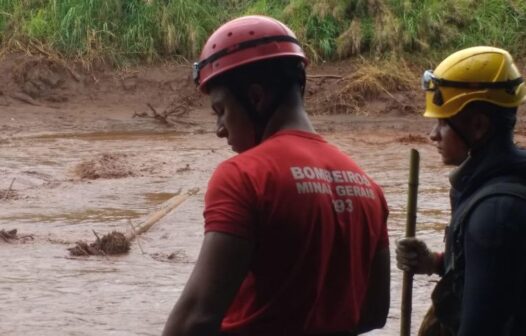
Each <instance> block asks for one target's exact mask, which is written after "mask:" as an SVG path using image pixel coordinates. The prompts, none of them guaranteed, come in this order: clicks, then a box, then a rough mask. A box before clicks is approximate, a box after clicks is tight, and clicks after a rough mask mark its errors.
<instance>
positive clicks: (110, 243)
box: [68, 231, 130, 256]
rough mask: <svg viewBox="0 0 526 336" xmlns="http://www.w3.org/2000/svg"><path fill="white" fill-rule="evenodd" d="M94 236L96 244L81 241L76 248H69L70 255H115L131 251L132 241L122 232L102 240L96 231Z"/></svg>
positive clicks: (110, 234)
mask: <svg viewBox="0 0 526 336" xmlns="http://www.w3.org/2000/svg"><path fill="white" fill-rule="evenodd" d="M93 234H95V237H96V240H95V242H93V243H91V244H88V243H86V242H83V241H79V242H77V245H75V247H71V248H68V250H69V253H71V254H72V255H74V256H89V255H114V254H123V253H127V252H128V251H129V250H130V241H129V240H128V238H126V236H125V235H124V234H123V233H121V232H118V231H113V232H111V233H108V234H106V235H104V236H102V238H100V237H99V235H98V234H97V233H96V232H95V231H93Z"/></svg>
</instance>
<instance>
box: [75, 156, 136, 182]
mask: <svg viewBox="0 0 526 336" xmlns="http://www.w3.org/2000/svg"><path fill="white" fill-rule="evenodd" d="M75 173H76V175H77V176H79V177H80V178H81V179H88V180H96V179H99V178H122V177H127V176H132V175H133V171H132V169H131V168H130V166H129V163H128V162H127V161H126V155H125V154H111V153H104V154H102V155H101V156H99V157H97V158H95V159H92V160H89V161H84V162H81V163H79V164H78V165H77V166H76V167H75Z"/></svg>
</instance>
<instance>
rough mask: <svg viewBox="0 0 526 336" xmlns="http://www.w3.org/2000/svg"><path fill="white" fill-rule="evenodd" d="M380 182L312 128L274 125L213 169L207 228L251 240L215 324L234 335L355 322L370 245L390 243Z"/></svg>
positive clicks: (300, 331)
mask: <svg viewBox="0 0 526 336" xmlns="http://www.w3.org/2000/svg"><path fill="white" fill-rule="evenodd" d="M387 213H388V210H387V204H386V202H385V198H384V196H383V193H382V191H381V189H380V188H379V187H378V186H377V185H376V184H375V183H374V182H373V181H372V180H371V179H370V178H369V177H368V176H367V175H366V174H365V173H364V172H363V171H362V170H361V169H360V168H359V167H358V165H356V163H354V162H353V161H352V160H351V158H349V157H348V156H347V155H345V154H343V153H342V152H340V151H339V150H338V149H337V148H335V147H334V146H332V145H330V144H328V143H327V142H326V141H325V140H323V138H322V137H320V136H319V135H317V134H313V133H307V132H302V131H291V130H287V131H281V132H278V133H277V134H275V135H274V136H272V137H270V138H268V139H267V140H265V141H264V142H263V143H261V144H260V145H259V146H256V147H254V148H252V149H250V150H248V151H246V152H244V153H242V154H239V155H237V156H235V157H233V158H231V159H229V160H226V161H224V162H223V163H221V164H220V165H219V167H218V168H217V169H216V171H215V172H214V174H213V176H212V178H211V180H210V182H209V184H208V190H207V193H206V196H205V211H204V217H205V232H211V231H213V232H223V233H228V234H232V235H236V236H239V237H242V238H245V239H248V240H251V241H253V243H254V245H255V252H254V256H253V259H252V263H251V266H250V270H249V273H248V275H247V276H246V278H245V279H244V281H243V283H242V285H241V287H240V289H239V291H238V293H237V295H236V297H235V299H234V301H233V303H232V305H231V306H230V308H229V310H228V312H227V314H226V316H225V317H224V319H223V322H222V327H221V329H222V331H224V332H229V333H235V334H236V335H251V336H258V335H272V336H278V335H287V336H296V335H305V334H311V333H322V332H336V331H346V330H352V329H353V328H354V327H355V326H356V324H357V322H358V319H359V317H360V316H359V312H360V307H361V304H362V302H363V299H364V296H365V291H366V288H367V279H368V275H369V270H370V267H371V262H372V259H373V256H374V255H375V252H376V251H377V250H379V249H381V248H385V247H387V246H388V238H387V227H386V220H387Z"/></svg>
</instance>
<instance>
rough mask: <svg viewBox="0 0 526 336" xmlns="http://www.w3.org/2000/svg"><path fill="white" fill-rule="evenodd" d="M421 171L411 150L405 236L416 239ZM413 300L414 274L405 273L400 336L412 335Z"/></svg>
mask: <svg viewBox="0 0 526 336" xmlns="http://www.w3.org/2000/svg"><path fill="white" fill-rule="evenodd" d="M419 169H420V154H419V153H418V151H417V150H416V149H411V158H410V167H409V189H408V193H407V221H406V226H405V236H406V237H414V236H415V231H416V205H417V198H418V173H419ZM412 298H413V273H410V272H404V278H403V282H402V312H401V314H402V315H401V318H400V336H409V335H410V334H411V311H412Z"/></svg>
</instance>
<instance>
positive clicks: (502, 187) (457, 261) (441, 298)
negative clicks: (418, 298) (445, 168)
mask: <svg viewBox="0 0 526 336" xmlns="http://www.w3.org/2000/svg"><path fill="white" fill-rule="evenodd" d="M502 195H505V196H513V197H518V198H521V199H523V200H525V201H526V181H525V180H523V179H518V178H514V177H509V176H508V177H506V176H504V177H498V178H494V179H492V180H490V181H488V182H487V183H486V184H484V185H483V186H482V187H481V188H479V189H478V190H477V191H475V192H474V193H473V194H472V195H471V196H469V198H467V199H466V200H464V201H463V202H462V203H461V204H460V205H459V206H458V208H457V209H455V211H454V213H453V216H452V219H451V223H450V225H449V226H448V227H447V228H446V252H445V256H444V257H445V258H444V262H445V272H444V276H443V277H442V278H441V279H440V281H439V282H438V284H437V286H436V287H435V289H434V291H433V294H432V299H433V304H434V306H435V310H436V316H437V318H438V320H439V321H440V322H441V323H442V324H443V325H444V326H446V327H447V329H449V331H450V332H451V333H452V334H453V335H454V334H456V332H457V331H458V329H459V326H460V313H461V309H462V307H461V303H462V291H463V286H464V272H465V261H464V233H465V227H466V223H467V221H468V220H469V216H470V215H471V213H472V211H473V210H474V209H475V208H476V206H477V205H478V204H479V203H480V202H481V201H483V200H484V199H487V198H489V197H495V196H502Z"/></svg>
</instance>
